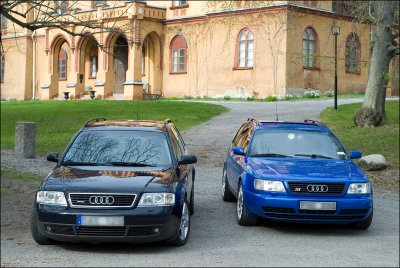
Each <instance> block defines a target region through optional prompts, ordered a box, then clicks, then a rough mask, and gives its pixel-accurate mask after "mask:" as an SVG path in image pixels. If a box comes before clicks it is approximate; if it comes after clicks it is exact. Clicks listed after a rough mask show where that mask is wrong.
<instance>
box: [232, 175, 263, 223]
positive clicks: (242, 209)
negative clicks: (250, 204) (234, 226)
mask: <svg viewBox="0 0 400 268" xmlns="http://www.w3.org/2000/svg"><path fill="white" fill-rule="evenodd" d="M236 216H237V222H238V223H239V225H243V226H252V225H256V224H257V221H258V217H257V215H254V214H253V213H251V212H249V211H248V210H247V209H246V204H245V202H244V197H243V185H242V182H240V183H239V190H238V197H237V202H236Z"/></svg>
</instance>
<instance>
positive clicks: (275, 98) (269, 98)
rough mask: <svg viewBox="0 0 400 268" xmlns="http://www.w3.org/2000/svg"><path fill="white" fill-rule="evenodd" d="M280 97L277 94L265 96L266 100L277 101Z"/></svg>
mask: <svg viewBox="0 0 400 268" xmlns="http://www.w3.org/2000/svg"><path fill="white" fill-rule="evenodd" d="M277 99H278V98H277V97H275V96H267V97H265V100H266V101H276V100H277Z"/></svg>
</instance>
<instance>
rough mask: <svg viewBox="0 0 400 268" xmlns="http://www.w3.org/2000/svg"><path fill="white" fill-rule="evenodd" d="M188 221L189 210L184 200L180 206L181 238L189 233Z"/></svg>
mask: <svg viewBox="0 0 400 268" xmlns="http://www.w3.org/2000/svg"><path fill="white" fill-rule="evenodd" d="M189 221H190V218H189V210H188V207H187V205H186V202H184V203H183V207H182V217H181V224H180V226H179V238H180V239H181V240H185V239H186V237H187V235H188V233H189Z"/></svg>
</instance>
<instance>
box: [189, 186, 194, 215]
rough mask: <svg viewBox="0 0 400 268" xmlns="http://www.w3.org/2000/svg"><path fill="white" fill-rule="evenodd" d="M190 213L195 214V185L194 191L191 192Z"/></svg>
mask: <svg viewBox="0 0 400 268" xmlns="http://www.w3.org/2000/svg"><path fill="white" fill-rule="evenodd" d="M189 213H190V215H193V213H194V187H192V191H191V193H190V201H189Z"/></svg>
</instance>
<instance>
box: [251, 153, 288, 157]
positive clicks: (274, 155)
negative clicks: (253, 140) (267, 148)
mask: <svg viewBox="0 0 400 268" xmlns="http://www.w3.org/2000/svg"><path fill="white" fill-rule="evenodd" d="M250 156H251V157H285V158H288V157H293V156H290V155H284V154H272V153H270V154H253V155H250Z"/></svg>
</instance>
